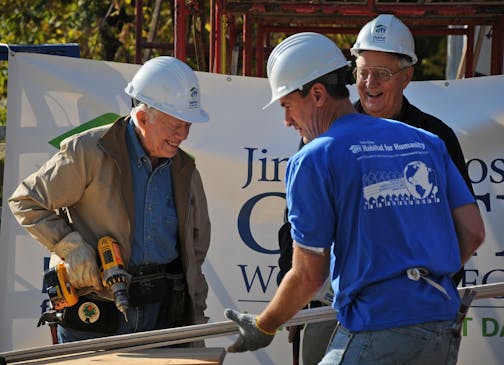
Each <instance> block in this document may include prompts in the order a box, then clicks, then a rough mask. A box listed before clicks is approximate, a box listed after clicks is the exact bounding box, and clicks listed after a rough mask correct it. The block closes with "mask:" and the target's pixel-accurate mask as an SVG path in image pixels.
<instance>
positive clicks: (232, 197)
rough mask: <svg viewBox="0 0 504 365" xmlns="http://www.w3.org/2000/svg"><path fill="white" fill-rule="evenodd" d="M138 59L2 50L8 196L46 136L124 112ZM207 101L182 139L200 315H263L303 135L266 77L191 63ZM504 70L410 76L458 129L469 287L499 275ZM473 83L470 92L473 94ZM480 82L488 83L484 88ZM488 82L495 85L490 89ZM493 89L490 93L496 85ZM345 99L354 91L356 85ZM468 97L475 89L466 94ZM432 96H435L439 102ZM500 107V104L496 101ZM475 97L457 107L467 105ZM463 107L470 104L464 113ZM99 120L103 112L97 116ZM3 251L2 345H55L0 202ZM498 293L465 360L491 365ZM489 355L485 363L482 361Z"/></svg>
mask: <svg viewBox="0 0 504 365" xmlns="http://www.w3.org/2000/svg"><path fill="white" fill-rule="evenodd" d="M138 67H139V66H138V65H129V64H119V63H113V62H101V61H90V60H83V59H70V58H66V57H58V56H46V55H32V54H16V56H15V57H13V58H12V59H9V94H8V97H9V100H8V103H9V104H8V106H9V109H8V113H9V114H8V123H7V138H8V141H9V143H8V144H7V152H6V168H5V169H6V171H7V172H6V175H5V179H4V195H3V196H4V197H8V196H9V195H10V194H11V193H12V191H13V190H14V189H15V187H16V186H17V184H18V183H19V181H21V179H23V178H25V177H26V176H27V175H28V174H30V173H31V172H33V171H35V169H37V168H38V167H40V165H41V164H42V163H43V162H45V160H47V159H48V158H49V157H50V156H51V155H52V154H53V153H55V152H56V149H55V148H54V146H52V145H51V144H49V141H53V140H54V139H57V137H58V136H61V135H63V134H65V133H68V132H69V131H71V130H73V129H74V128H77V127H79V126H83V125H87V123H89V122H92V121H95V122H96V120H99V121H100V120H102V121H103V120H106V118H105V117H107V116H110V115H111V114H112V115H124V114H127V113H129V106H130V101H129V98H128V96H127V95H126V94H125V93H124V91H123V90H124V87H125V86H126V84H127V82H128V81H129V79H130V78H131V77H132V76H133V74H134V73H135V72H136V70H137V69H138ZM198 77H199V79H200V86H201V91H202V95H201V100H202V104H203V107H204V108H205V109H206V110H207V111H208V113H209V114H210V118H211V120H210V122H209V123H206V124H197V125H196V124H195V125H193V126H192V128H191V133H190V135H189V138H188V140H187V141H185V142H184V143H183V145H182V148H183V149H185V150H186V151H187V152H189V153H190V154H191V155H193V156H194V157H195V158H196V164H197V166H198V168H199V170H200V172H201V175H202V178H203V182H204V185H205V191H206V194H207V199H208V206H209V210H210V218H211V221H212V241H211V247H210V251H209V254H208V259H207V261H206V263H205V265H204V271H205V275H206V277H207V280H208V283H209V286H210V292H209V298H208V310H207V315H208V316H209V317H210V321H211V322H218V321H223V320H225V318H224V316H223V312H224V308H228V307H229V308H235V309H238V310H240V311H247V312H249V313H257V312H260V311H261V310H262V309H263V308H264V307H265V305H266V304H267V302H268V301H269V300H270V299H271V298H272V296H273V294H274V292H275V290H276V288H277V285H278V284H277V276H278V273H279V269H278V264H277V260H278V255H279V252H278V242H277V232H278V228H279V227H280V225H281V224H282V222H283V212H284V207H285V195H284V186H283V183H284V173H285V164H286V162H287V160H288V158H289V157H290V156H291V155H292V154H293V153H295V152H296V150H297V146H298V143H299V136H298V135H297V134H296V133H295V132H294V131H292V130H291V129H287V128H285V127H284V125H283V113H282V110H281V109H280V107H279V106H278V105H276V106H274V107H272V108H271V109H268V110H266V111H263V110H262V106H263V105H265V104H266V103H267V102H268V101H269V96H270V90H269V86H268V83H267V81H266V80H265V79H260V78H252V77H239V76H227V75H216V74H210V73H201V72H198ZM503 86H504V78H503V77H500V76H495V77H485V78H478V79H468V80H458V81H451V82H450V83H449V84H447V83H445V82H437V81H436V82H413V83H411V84H410V85H409V86H408V88H407V90H406V91H407V96H408V98H409V100H410V101H411V102H412V103H413V104H415V105H417V106H418V107H420V108H421V109H423V110H425V111H428V112H429V113H431V114H434V115H436V116H438V117H440V118H441V119H442V120H443V121H445V122H446V123H447V124H449V125H450V126H451V127H452V128H453V129H454V130H455V132H456V133H457V135H458V136H459V139H460V141H461V144H462V147H463V150H464V154H465V156H466V158H467V163H468V167H469V173H470V177H471V180H472V182H473V185H474V189H475V193H476V194H477V196H478V204H479V206H480V209H481V210H482V213H483V214H484V219H485V224H486V228H487V240H486V242H485V244H484V246H482V248H481V249H480V250H479V251H478V255H477V256H475V257H473V258H472V259H471V261H470V262H469V263H468V264H467V265H466V275H465V284H466V285H473V284H484V283H492V282H499V281H504V280H503V277H502V268H503V265H502V263H501V262H500V260H502V258H501V255H500V253H501V251H504V242H499V238H500V237H502V236H503V233H504V232H503V231H502V230H503V228H502V227H500V226H501V225H499V220H498V217H499V216H500V217H502V213H503V212H502V210H503V207H502V204H504V203H503V201H502V196H503V194H504V192H503V190H504V189H503V178H504V151H503V147H502V146H501V145H502V143H501V142H500V141H502V140H503V137H504V131H503V126H504V106H503V105H498V104H499V100H498V98H497V97H494V98H493V99H492V98H484V97H483V94H485V95H499V93H498V90H502V89H503ZM468 90H470V92H468ZM478 90H485V93H483V92H482V91H480V92H478ZM489 91H490V92H489ZM492 91H493V93H492ZM351 93H352V98H353V100H355V98H356V96H355V90H354V88H353V86H352V87H351ZM468 94H470V95H471V98H470V99H469V96H467V95H468ZM434 100H435V102H434ZM500 104H502V103H500ZM466 105H467V106H471V107H470V109H469V108H464V107H463V106H466ZM465 109H469V110H465ZM100 118H102V119H100ZM3 204H4V205H3V212H2V226H1V239H2V242H3V243H4V250H5V251H4V252H3V254H2V255H1V257H0V278H1V279H0V290H2V292H3V293H5V295H3V299H2V301H1V302H0V316H1V317H0V319H1V320H2V323H4V328H5V330H2V333H1V334H0V351H8V350H10V349H20V348H27V347H34V346H42V345H47V344H49V343H50V336H49V329H48V328H47V327H46V326H43V327H40V328H36V327H35V326H36V323H37V320H38V317H39V316H40V314H41V312H42V311H43V310H44V309H45V308H47V294H46V293H44V292H43V289H44V288H43V287H42V270H43V269H44V267H46V266H45V265H46V264H45V260H46V257H47V256H48V254H47V251H46V250H45V249H44V248H42V247H41V246H40V245H39V244H38V243H36V242H35V241H34V240H33V239H32V238H31V237H30V236H28V235H27V234H26V233H25V232H24V230H22V229H21V228H20V227H19V225H18V224H17V222H16V221H15V220H14V218H13V217H12V214H11V213H10V210H9V208H8V207H7V205H6V199H4V202H3ZM499 305H501V304H500V299H492V300H479V301H475V302H474V303H473V307H472V308H471V310H470V312H469V315H468V318H467V320H466V323H465V326H464V333H463V334H464V338H463V341H462V348H461V356H460V361H459V363H460V364H472V363H474V362H475V361H479V362H480V363H485V364H493V363H495V364H497V363H499V362H502V361H504V358H499V356H501V357H502V356H504V355H500V352H499V351H498V348H499V347H498V346H499V345H500V341H502V336H503V334H502V333H501V332H502V328H503V326H504V316H503V315H502V313H500V312H501V310H500V309H499ZM234 339H235V336H229V337H224V338H212V339H209V340H207V346H212V347H216V346H217V347H227V346H228V345H229V344H230V343H231V342H232V341H233V340H234ZM486 360H488V361H486ZM290 362H291V351H290V344H288V343H287V336H286V331H285V330H282V331H280V332H279V334H278V335H277V336H276V338H275V340H274V342H273V343H272V345H271V346H269V347H268V348H267V349H265V350H259V351H256V352H253V353H245V354H229V355H227V357H226V363H229V364H240V363H246V364H261V365H263V364H279V363H290Z"/></svg>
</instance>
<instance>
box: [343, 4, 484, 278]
mask: <svg viewBox="0 0 504 365" xmlns="http://www.w3.org/2000/svg"><path fill="white" fill-rule="evenodd" d="M350 52H351V53H352V55H353V56H355V57H356V60H355V64H356V67H355V69H354V77H355V80H356V86H357V91H358V94H359V100H358V101H357V102H356V103H355V104H354V106H355V108H356V109H357V111H358V112H359V113H364V114H368V115H371V116H374V117H379V118H388V119H395V120H399V121H401V122H403V123H406V124H409V125H411V126H414V127H417V128H422V129H425V130H427V131H429V132H431V133H434V134H435V135H437V136H438V137H439V138H441V139H442V140H443V142H444V143H445V145H446V148H447V149H448V153H449V154H450V157H451V159H452V160H453V162H454V163H455V166H456V167H457V169H458V170H459V171H460V173H461V175H462V177H463V178H464V181H465V182H466V184H467V187H468V188H469V190H470V191H471V192H472V193H473V194H474V191H473V188H472V185H471V180H470V179H469V175H468V173H467V168H466V164H465V158H464V155H463V153H462V149H461V147H460V143H459V141H458V139H457V136H456V135H455V133H454V132H453V130H452V129H451V128H450V127H449V126H448V125H446V124H445V123H444V122H442V121H441V120H440V119H438V118H436V117H434V116H432V115H430V114H427V113H425V112H423V111H421V110H420V109H418V108H417V107H415V106H413V105H412V104H410V102H409V101H408V99H407V98H406V97H405V96H404V95H403V91H404V90H405V89H406V87H407V86H408V84H409V82H410V81H411V79H412V78H413V66H414V65H415V64H416V63H417V60H418V58H417V56H416V54H415V43H414V40H413V36H412V34H411V32H410V30H409V29H408V27H407V26H406V25H405V24H404V23H403V22H401V21H400V20H399V19H398V18H396V17H395V16H393V15H391V14H381V15H379V16H378V17H376V18H374V19H373V20H371V21H370V22H368V23H367V24H366V25H364V27H362V29H361V31H360V32H359V35H358V36H357V40H356V42H355V44H354V45H353V47H352V48H351V49H350ZM462 277H463V270H461V271H459V272H458V273H457V274H456V275H454V281H455V282H456V283H457V284H458V283H459V282H460V280H461V279H462Z"/></svg>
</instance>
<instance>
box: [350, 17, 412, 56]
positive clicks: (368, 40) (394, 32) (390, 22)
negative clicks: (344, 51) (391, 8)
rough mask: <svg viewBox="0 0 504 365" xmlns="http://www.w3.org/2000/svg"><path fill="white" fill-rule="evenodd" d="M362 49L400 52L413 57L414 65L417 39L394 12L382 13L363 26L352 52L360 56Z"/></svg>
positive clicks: (351, 49)
mask: <svg viewBox="0 0 504 365" xmlns="http://www.w3.org/2000/svg"><path fill="white" fill-rule="evenodd" d="M360 51H378V52H388V53H398V54H401V55H405V56H408V57H409V58H411V62H412V64H413V65H414V64H415V63H417V61H418V58H417V56H416V54H415V41H414V40H413V36H412V35H411V32H410V30H409V29H408V27H407V26H406V25H404V23H403V22H401V21H400V20H399V19H397V18H396V17H395V16H393V15H392V14H381V15H378V16H377V17H376V18H374V19H373V20H371V21H370V22H368V23H367V24H366V25H364V26H363V27H362V29H361V30H360V32H359V35H358V36H357V40H356V41H355V44H354V45H353V47H352V48H350V52H351V53H352V55H354V56H358V55H359V52H360Z"/></svg>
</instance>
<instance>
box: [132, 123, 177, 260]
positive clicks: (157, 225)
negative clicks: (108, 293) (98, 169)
mask: <svg viewBox="0 0 504 365" xmlns="http://www.w3.org/2000/svg"><path fill="white" fill-rule="evenodd" d="M126 143H127V146H128V151H129V155H130V164H131V172H132V176H133V189H134V194H135V200H134V201H135V222H134V226H133V242H132V246H131V249H132V252H131V260H130V263H129V266H138V265H143V264H152V263H157V264H162V263H168V262H171V261H172V260H174V259H175V258H177V257H178V251H177V223H178V222H177V214H176V211H175V200H174V197H173V190H172V180H171V159H162V160H161V162H160V163H159V165H158V166H157V167H156V168H155V169H154V170H153V169H152V164H151V161H150V159H149V157H148V156H147V154H146V153H145V151H144V149H143V147H142V145H141V144H140V141H139V140H138V137H137V135H136V133H135V129H134V125H133V122H132V121H130V123H129V124H128V126H127V133H126Z"/></svg>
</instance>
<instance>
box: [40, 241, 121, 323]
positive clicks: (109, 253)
mask: <svg viewBox="0 0 504 365" xmlns="http://www.w3.org/2000/svg"><path fill="white" fill-rule="evenodd" d="M97 249H98V256H99V257H100V263H101V279H102V282H103V286H104V287H105V288H108V289H110V290H111V291H112V294H113V295H114V301H115V305H116V307H117V309H118V310H119V311H120V312H121V313H122V314H123V315H124V319H125V320H126V321H128V316H127V314H126V313H127V309H128V305H129V303H128V285H129V284H128V282H129V278H130V275H129V274H128V272H127V271H126V270H125V269H124V262H123V260H122V257H121V252H120V249H119V244H118V243H117V241H116V240H115V239H114V238H112V237H110V236H105V237H102V238H100V240H99V241H98V247H97ZM44 281H45V283H46V286H47V294H48V295H49V300H50V301H51V304H52V307H53V308H54V309H56V310H61V309H63V308H66V307H71V306H73V305H75V304H76V303H77V301H78V299H79V298H78V295H77V292H76V290H75V288H73V287H72V286H71V285H70V283H69V282H68V278H67V274H66V267H65V265H64V264H63V263H60V264H58V265H56V266H55V267H53V268H51V269H49V270H47V271H46V272H45V273H44Z"/></svg>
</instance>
